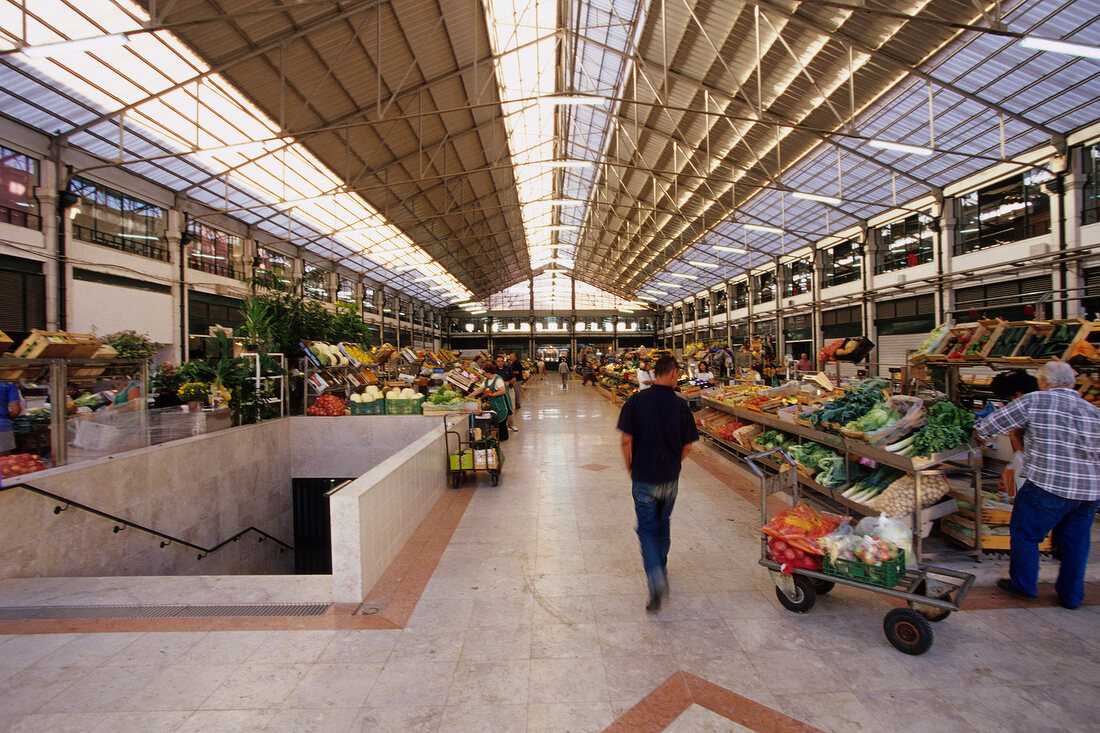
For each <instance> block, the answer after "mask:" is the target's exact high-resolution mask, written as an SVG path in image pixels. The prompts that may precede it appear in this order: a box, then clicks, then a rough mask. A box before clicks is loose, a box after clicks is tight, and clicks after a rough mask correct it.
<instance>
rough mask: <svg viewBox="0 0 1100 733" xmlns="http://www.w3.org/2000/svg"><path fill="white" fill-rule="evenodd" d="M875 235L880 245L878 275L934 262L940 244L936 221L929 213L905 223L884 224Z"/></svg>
mask: <svg viewBox="0 0 1100 733" xmlns="http://www.w3.org/2000/svg"><path fill="white" fill-rule="evenodd" d="M874 236H875V241H876V242H877V244H878V250H877V251H878V264H877V265H876V266H875V274H882V273H884V272H893V271H894V270H902V269H904V268H906V267H913V266H915V265H921V264H924V263H925V262H931V261H932V256H933V249H934V247H935V242H936V230H935V220H934V219H932V217H930V216H928V215H927V214H914V215H913V216H910V217H908V218H906V219H902V220H901V221H895V222H892V223H890V224H884V225H883V226H880V227H877V228H876V229H875V232H874Z"/></svg>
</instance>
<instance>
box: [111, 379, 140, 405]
mask: <svg viewBox="0 0 1100 733" xmlns="http://www.w3.org/2000/svg"><path fill="white" fill-rule="evenodd" d="M120 384H121V381H120ZM142 392H143V390H142V389H141V382H140V381H138V380H136V379H131V380H130V381H128V382H126V383H125V384H123V385H122V386H121V387H119V388H118V390H117V391H116V392H115V399H114V402H112V403H111V404H110V406H109V407H110V409H112V410H114V411H116V412H133V411H134V410H137V409H138V406H139V404H140V403H141V397H142Z"/></svg>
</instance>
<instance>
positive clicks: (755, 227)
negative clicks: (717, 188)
mask: <svg viewBox="0 0 1100 733" xmlns="http://www.w3.org/2000/svg"><path fill="white" fill-rule="evenodd" d="M797 195H798V194H795V196H797ZM741 226H743V227H745V228H746V229H751V230H753V231H754V232H771V233H772V234H782V233H783V230H782V229H780V228H779V227H768V226H764V225H763V224H742V225H741Z"/></svg>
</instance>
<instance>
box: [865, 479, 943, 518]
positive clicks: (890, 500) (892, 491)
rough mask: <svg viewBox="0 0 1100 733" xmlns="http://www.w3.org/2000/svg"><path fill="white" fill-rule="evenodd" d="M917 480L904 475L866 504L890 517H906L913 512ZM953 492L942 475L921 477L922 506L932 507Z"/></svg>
mask: <svg viewBox="0 0 1100 733" xmlns="http://www.w3.org/2000/svg"><path fill="white" fill-rule="evenodd" d="M915 484H916V480H915V479H914V478H913V475H912V474H908V473H907V474H904V475H902V476H900V477H899V478H897V479H896V480H895V481H893V482H892V483H891V484H890V485H889V486H887V487H886V489H884V490H883V491H881V492H880V493H879V494H878V495H877V496H875V497H874V498H872V499H870V500H869V501H866V502H864V503H865V504H867V506H869V507H871V508H872V509H874V510H876V511H879V512H882V513H884V514H886V515H887V516H889V517H901V516H905V515H906V514H908V513H909V512H911V511H913V508H914V506H913V502H914V493H915V488H916V486H915ZM950 490H951V487H950V485H949V484H948V483H947V479H945V478H944V477H943V476H942V475H941V474H939V473H936V472H926V473H923V474H921V477H920V497H921V502H920V503H921V506H922V507H926V506H932V505H933V504H935V503H936V502H937V501H939V500H940V499H942V498H943V497H944V496H946V495H947V492H949V491H950Z"/></svg>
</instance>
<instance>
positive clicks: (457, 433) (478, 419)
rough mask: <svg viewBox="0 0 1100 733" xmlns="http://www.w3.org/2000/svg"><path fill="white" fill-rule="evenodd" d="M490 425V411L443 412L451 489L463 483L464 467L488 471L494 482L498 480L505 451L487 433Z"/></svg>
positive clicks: (491, 420) (471, 470)
mask: <svg viewBox="0 0 1100 733" xmlns="http://www.w3.org/2000/svg"><path fill="white" fill-rule="evenodd" d="M492 425H493V413H492V412H448V413H447V414H446V415H444V416H443V430H444V438H445V440H446V444H447V475H448V478H449V480H450V484H451V488H452V489H457V488H458V487H459V486H461V485H462V480H463V479H464V478H465V477H466V472H467V471H470V472H471V473H472V472H474V471H487V472H488V474H489V481H490V482H491V483H492V484H493V486H496V485H497V484H498V483H500V470H501V468H502V467H503V466H504V453H503V452H502V451H501V450H500V444H499V443H498V442H497V439H496V438H493V437H491V436H490V435H489V432H490V429H491V428H492Z"/></svg>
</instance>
